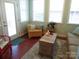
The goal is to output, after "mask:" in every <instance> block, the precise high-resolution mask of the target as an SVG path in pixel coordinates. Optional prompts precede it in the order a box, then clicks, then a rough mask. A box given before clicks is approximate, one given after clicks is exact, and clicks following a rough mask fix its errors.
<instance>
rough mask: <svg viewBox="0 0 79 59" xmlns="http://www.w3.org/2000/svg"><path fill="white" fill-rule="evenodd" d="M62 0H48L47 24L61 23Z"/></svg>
mask: <svg viewBox="0 0 79 59" xmlns="http://www.w3.org/2000/svg"><path fill="white" fill-rule="evenodd" d="M63 6H64V0H50V10H49V22H62V15H63Z"/></svg>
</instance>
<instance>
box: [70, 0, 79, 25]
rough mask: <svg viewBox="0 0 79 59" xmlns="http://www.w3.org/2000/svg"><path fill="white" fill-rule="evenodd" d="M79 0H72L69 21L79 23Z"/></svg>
mask: <svg viewBox="0 0 79 59" xmlns="http://www.w3.org/2000/svg"><path fill="white" fill-rule="evenodd" d="M78 4H79V0H71V8H70V17H69V23H72V24H79V5H78Z"/></svg>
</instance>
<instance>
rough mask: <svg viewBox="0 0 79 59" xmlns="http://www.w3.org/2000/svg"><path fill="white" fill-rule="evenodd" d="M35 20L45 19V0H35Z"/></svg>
mask: <svg viewBox="0 0 79 59" xmlns="http://www.w3.org/2000/svg"><path fill="white" fill-rule="evenodd" d="M33 21H44V0H33Z"/></svg>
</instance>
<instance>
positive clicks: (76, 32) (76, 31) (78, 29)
mask: <svg viewBox="0 0 79 59" xmlns="http://www.w3.org/2000/svg"><path fill="white" fill-rule="evenodd" d="M72 33H73V34H76V35H79V27H77V28H75V30H74V31H73V32H72Z"/></svg>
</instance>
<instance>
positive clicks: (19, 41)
mask: <svg viewBox="0 0 79 59" xmlns="http://www.w3.org/2000/svg"><path fill="white" fill-rule="evenodd" d="M23 41H24V39H23V38H16V39H14V40H12V45H19V44H21V43H22V42H23Z"/></svg>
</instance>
